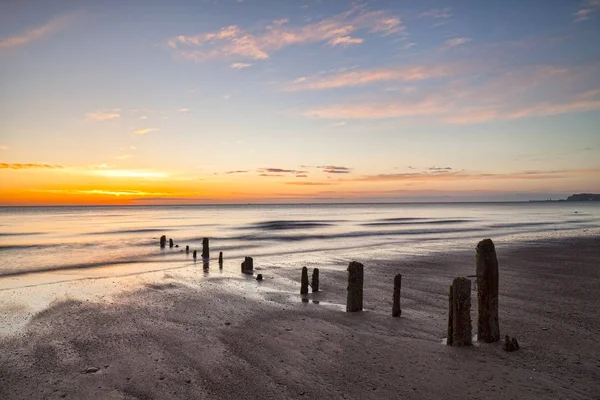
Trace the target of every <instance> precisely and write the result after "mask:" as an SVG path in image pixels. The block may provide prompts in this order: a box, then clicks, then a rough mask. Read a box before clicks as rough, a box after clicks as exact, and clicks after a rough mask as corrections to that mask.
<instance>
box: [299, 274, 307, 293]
mask: <svg viewBox="0 0 600 400" xmlns="http://www.w3.org/2000/svg"><path fill="white" fill-rule="evenodd" d="M300 294H308V268H306V267H302V278H301V279H300Z"/></svg>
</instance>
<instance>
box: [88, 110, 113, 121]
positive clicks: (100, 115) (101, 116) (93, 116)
mask: <svg viewBox="0 0 600 400" xmlns="http://www.w3.org/2000/svg"><path fill="white" fill-rule="evenodd" d="M85 117H86V118H87V119H89V120H94V121H109V120H111V119H115V118H120V117H121V114H119V113H118V112H101V111H99V112H93V113H87V114H85Z"/></svg>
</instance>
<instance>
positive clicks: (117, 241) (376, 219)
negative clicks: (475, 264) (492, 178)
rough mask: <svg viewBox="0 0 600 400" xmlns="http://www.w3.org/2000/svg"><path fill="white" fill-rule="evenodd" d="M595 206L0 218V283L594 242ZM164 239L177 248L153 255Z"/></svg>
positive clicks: (106, 211)
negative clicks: (552, 240) (57, 274)
mask: <svg viewBox="0 0 600 400" xmlns="http://www.w3.org/2000/svg"><path fill="white" fill-rule="evenodd" d="M598 228H600V204H599V203H596V204H593V203H477V204H466V203H463V204H364V205H357V204H353V205H339V204H338V205H247V206H246V205H236V206H231V205H228V206H153V207H23V208H12V207H3V208H0V275H18V274H23V273H35V272H43V271H54V270H63V269H87V268H94V267H103V266H116V267H118V268H119V269H120V270H121V269H122V271H123V273H127V270H128V268H132V267H133V266H136V268H139V265H140V264H143V265H146V266H148V268H150V269H151V268H155V267H156V266H157V265H166V264H165V263H169V264H173V265H178V263H179V264H185V263H190V262H193V260H192V259H191V254H190V255H189V256H186V255H185V253H182V252H181V250H182V249H184V248H185V246H186V245H189V246H190V248H192V249H201V241H202V238H203V237H209V238H210V240H211V242H210V244H211V256H212V258H213V259H216V257H217V256H218V252H219V251H223V252H224V253H225V258H226V259H227V260H234V259H236V258H241V257H242V256H244V255H251V256H254V257H258V259H261V260H267V259H269V258H271V259H278V260H286V259H293V260H294V261H295V262H315V261H317V260H318V261H319V262H324V261H326V262H333V261H335V260H336V259H348V258H354V257H356V258H361V257H377V258H392V257H398V256H399V255H400V254H404V255H406V254H419V253H423V252H430V251H437V250H448V249H458V248H473V247H474V246H475V244H476V242H477V240H479V239H481V238H484V237H492V238H494V239H495V240H497V241H500V242H503V241H504V242H510V243H513V242H519V241H523V240H535V239H538V238H545V237H556V236H577V235H586V234H598V232H599V231H598ZM163 234H165V235H166V236H167V238H173V239H174V241H175V243H176V244H178V245H179V246H180V248H174V249H169V248H167V249H162V250H161V249H160V248H159V245H158V238H159V237H160V236H161V235H163Z"/></svg>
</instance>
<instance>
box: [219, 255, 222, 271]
mask: <svg viewBox="0 0 600 400" xmlns="http://www.w3.org/2000/svg"><path fill="white" fill-rule="evenodd" d="M219 268H223V252H222V251H220V252H219Z"/></svg>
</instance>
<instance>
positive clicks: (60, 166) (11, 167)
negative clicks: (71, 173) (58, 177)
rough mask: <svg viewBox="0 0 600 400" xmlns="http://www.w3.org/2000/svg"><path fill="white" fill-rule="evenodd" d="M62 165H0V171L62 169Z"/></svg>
mask: <svg viewBox="0 0 600 400" xmlns="http://www.w3.org/2000/svg"><path fill="white" fill-rule="evenodd" d="M62 168H64V167H63V166H62V165H56V164H46V163H27V164H19V163H12V164H8V163H0V169H62Z"/></svg>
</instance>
